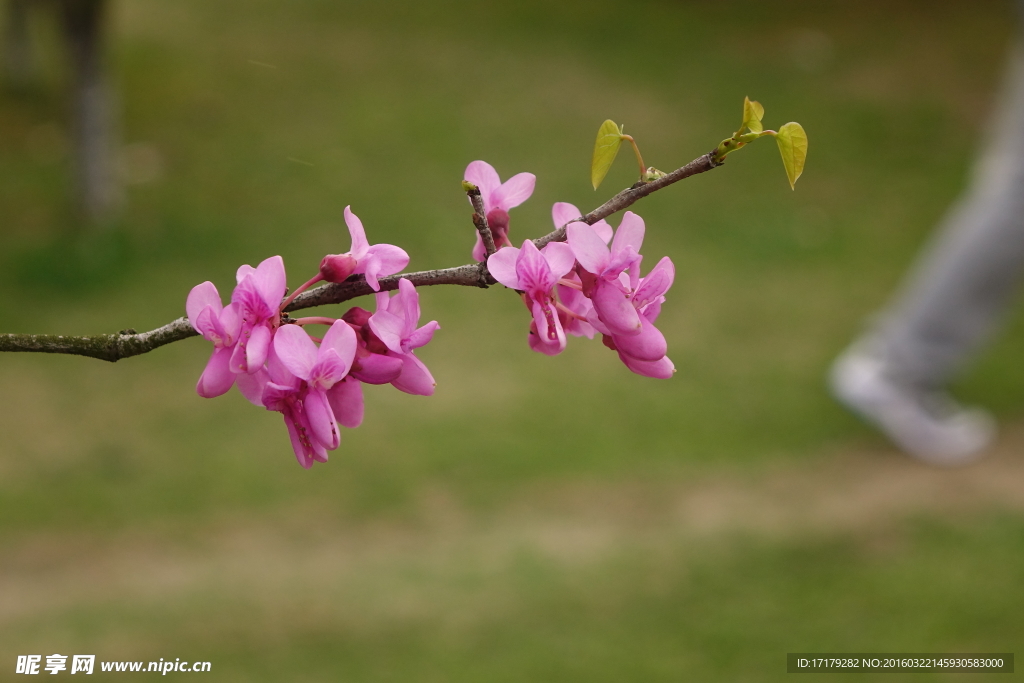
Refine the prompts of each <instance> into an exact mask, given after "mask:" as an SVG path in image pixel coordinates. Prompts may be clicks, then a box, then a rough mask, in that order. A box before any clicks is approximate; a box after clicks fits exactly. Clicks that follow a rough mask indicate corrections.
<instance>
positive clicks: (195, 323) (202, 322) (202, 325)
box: [188, 304, 234, 344]
mask: <svg viewBox="0 0 1024 683" xmlns="http://www.w3.org/2000/svg"><path fill="white" fill-rule="evenodd" d="M232 305H234V304H232ZM188 321H189V323H191V324H192V329H194V330H195V331H196V332H198V333H199V334H201V335H203V339H205V340H206V341H209V342H213V343H214V344H216V343H217V337H219V336H220V321H219V320H218V319H217V312H216V311H214V310H213V306H207V307H206V308H204V309H202V310H201V311H199V313H198V314H196V315H194V316H191V315H190V316H189V317H188Z"/></svg>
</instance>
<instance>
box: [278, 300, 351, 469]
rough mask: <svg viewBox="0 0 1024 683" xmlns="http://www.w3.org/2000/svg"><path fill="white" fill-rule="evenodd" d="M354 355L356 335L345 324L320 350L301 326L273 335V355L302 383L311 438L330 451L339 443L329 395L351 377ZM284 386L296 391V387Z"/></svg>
mask: <svg viewBox="0 0 1024 683" xmlns="http://www.w3.org/2000/svg"><path fill="white" fill-rule="evenodd" d="M355 353H356V334H355V332H354V331H353V330H352V328H351V327H349V325H348V323H346V322H345V321H343V320H338V321H336V322H335V323H334V324H333V325H331V328H330V329H329V330H327V334H325V335H324V338H323V342H321V344H320V348H319V349H318V348H317V347H316V344H314V343H313V340H312V339H310V338H309V335H308V334H306V331H305V330H304V329H302V328H301V327H299V326H298V325H284V326H283V327H281V328H280V329H278V331H277V334H276V335H274V354H275V355H276V357H277V359H278V360H280V362H281V365H282V366H284V368H285V369H287V370H288V372H289V373H291V374H292V375H293V376H295V377H297V378H298V379H300V380H302V381H303V384H304V385H305V389H306V391H305V392H303V393H302V394H301V396H300V397H299V398H298V400H301V402H302V403H303V405H304V411H305V416H306V418H307V420H308V423H309V427H310V429H311V432H312V436H313V437H314V438H315V439H316V441H318V442H319V443H320V445H322V446H323V447H324V448H326V449H327V450H333V449H335V448H337V447H338V443H339V440H340V435H339V433H338V424H337V421H336V419H335V415H334V412H333V410H332V408H331V404H330V400H329V399H328V396H327V392H328V391H329V390H330V389H331V388H332V387H334V385H335V384H337V383H338V382H340V381H341V380H342V379H344V378H345V376H346V375H348V371H349V368H351V367H352V360H353V359H354V358H355ZM284 386H288V387H294V383H293V382H290V381H289V382H287V383H286V384H285V385H284ZM264 404H265V405H266V397H265V396H264ZM268 407H269V405H268ZM285 417H286V418H287V415H286V416H285ZM293 445H294V439H293ZM296 456H297V457H298V456H299V451H298V449H297V450H296ZM299 461H300V462H302V458H301V457H299Z"/></svg>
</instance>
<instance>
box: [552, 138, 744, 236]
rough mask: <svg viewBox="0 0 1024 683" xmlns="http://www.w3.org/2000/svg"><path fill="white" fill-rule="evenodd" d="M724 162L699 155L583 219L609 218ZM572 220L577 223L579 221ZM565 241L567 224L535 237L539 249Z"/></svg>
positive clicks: (640, 184)
mask: <svg viewBox="0 0 1024 683" xmlns="http://www.w3.org/2000/svg"><path fill="white" fill-rule="evenodd" d="M722 163H724V162H721V161H715V160H714V151H712V152H709V153H707V154H705V155H703V156H700V157H697V158H696V159H694V160H693V161H691V162H690V163H688V164H686V166H683V167H682V168H677V169H676V170H674V171H672V172H671V173H669V174H667V175H665V176H662V177H661V178H658V179H657V180H652V181H650V182H646V183H644V182H640V183H637V184H636V185H633V187H630V188H627V189H625V190H623V191H622V192H619V193H618V194H617V195H615V196H614V197H612V198H611V199H609V200H608V201H606V202H605V203H604V204H602V205H601V206H599V207H597V208H596V209H594V210H593V211H591V212H590V213H588V214H586V215H585V216H581V221H582V222H583V223H586V224H587V225H593V224H594V223H596V222H598V221H599V220H601V219H602V218H607V217H608V216H611V215H612V214H613V213H618V212H619V211H622V210H623V209H627V208H629V207H630V206H632V205H633V204H635V203H636V202H637V201H639V200H641V199H643V198H644V197H646V196H647V195H649V194H651V193H652V192H657V191H658V190H660V189H662V188H664V187H668V186H669V185H671V184H672V183H677V182H679V181H680V180H682V179H684V178H689V177H690V176H694V175H697V174H698V173H704V172H705V171H710V170H711V169H713V168H717V167H718V166H721V165H722ZM572 222H574V223H575V222H577V221H572ZM564 241H565V226H564V225H563V226H562V227H560V228H558V229H557V230H554V231H552V232H550V233H548V234H547V235H544V236H543V237H540V238H538V239H535V240H534V241H533V243H534V244H535V245H537V248H538V249H540V248H541V247H543V246H544V245H545V244H547V243H548V242H564Z"/></svg>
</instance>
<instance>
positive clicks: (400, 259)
mask: <svg viewBox="0 0 1024 683" xmlns="http://www.w3.org/2000/svg"><path fill="white" fill-rule="evenodd" d="M345 225H347V226H348V234H349V235H351V236H352V248H351V249H350V250H349V251H348V253H345V254H328V255H327V256H325V257H324V258H323V260H322V261H321V262H320V276H321V278H322V279H324V280H327V281H328V282H343V281H344V280H345V278H347V277H348V276H349V275H352V274H354V273H355V274H358V273H362V274H363V275H365V276H366V281H367V282H368V283H369V284H370V287H371V288H372V289H373V291H375V292H379V291H380V283H379V282H378V280H377V278H379V277H382V276H384V275H394V274H395V273H399V272H401V271H402V269H403V268H405V267H406V266H407V265H409V254H407V253H406V252H405V250H404V249H402V248H400V247H396V246H395V245H393V244H370V243H369V242H368V241H367V239H366V231H365V230H364V229H363V222H362V221H361V220H359V216H357V215H355V214H354V213H352V207H351V206H346V207H345Z"/></svg>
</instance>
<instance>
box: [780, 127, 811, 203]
mask: <svg viewBox="0 0 1024 683" xmlns="http://www.w3.org/2000/svg"><path fill="white" fill-rule="evenodd" d="M775 142H777V143H779V152H781V153H782V164H783V165H784V166H785V167H786V176H787V177H788V178H789V186H790V187H791V188H793V189H794V190H795V189H796V179H797V178H799V177H800V174H801V173H803V172H804V161H805V160H806V159H807V133H805V132H804V128H803V126H801V125H800V124H799V123H796V122H790V123H787V124H786V125H784V126H783V127H782V128H779V132H778V134H776V136H775Z"/></svg>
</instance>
